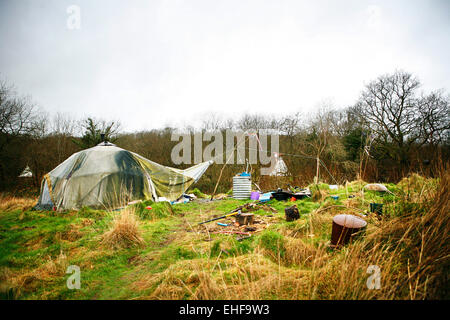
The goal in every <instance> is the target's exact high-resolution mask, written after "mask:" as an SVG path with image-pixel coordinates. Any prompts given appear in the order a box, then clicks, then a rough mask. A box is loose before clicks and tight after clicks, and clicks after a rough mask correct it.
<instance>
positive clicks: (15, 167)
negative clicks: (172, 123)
mask: <svg viewBox="0 0 450 320" xmlns="http://www.w3.org/2000/svg"><path fill="white" fill-rule="evenodd" d="M449 101H450V96H449V95H448V93H447V92H445V91H444V90H442V89H441V90H436V91H432V92H428V93H424V92H422V91H421V89H420V81H419V80H418V79H417V78H415V77H414V76H413V75H412V74H410V73H407V72H404V71H395V72H394V73H392V74H386V75H381V76H380V77H378V78H377V79H375V80H373V81H371V82H369V83H368V84H367V85H366V86H365V87H364V88H363V90H362V92H361V94H360V97H359V98H358V100H357V101H356V102H355V103H354V104H353V105H351V106H348V107H346V108H342V107H341V108H336V107H333V106H332V105H330V104H327V103H323V104H322V105H321V106H320V107H319V108H317V110H316V112H315V113H314V114H312V115H307V116H306V115H305V114H303V113H301V112H298V113H295V114H284V115H277V116H267V115H266V116H263V115H259V114H257V113H253V114H243V115H241V116H240V117H239V118H234V119H223V118H220V117H218V116H216V115H214V114H209V115H206V116H205V117H204V119H202V120H203V122H202V126H201V127H200V128H189V127H188V128H183V130H184V132H189V133H191V134H194V133H196V132H213V131H222V132H225V130H227V129H232V130H235V131H246V132H255V131H256V130H260V129H270V130H273V131H274V132H277V133H278V134H279V142H280V150H279V151H280V153H281V154H282V157H283V160H284V161H285V163H286V165H287V167H288V170H289V172H288V175H287V176H286V177H269V176H260V170H259V168H260V165H258V164H257V165H254V164H253V165H251V166H249V170H251V172H252V179H253V181H255V182H256V183H257V184H258V185H259V186H260V187H261V189H266V190H267V189H271V188H276V187H283V188H285V187H286V185H287V184H290V185H292V186H305V185H308V184H309V183H311V182H312V181H313V180H314V177H315V176H316V175H317V173H319V180H320V181H323V182H327V183H333V184H336V183H344V182H345V181H346V180H348V181H352V180H355V179H363V180H365V181H379V182H394V183H396V182H398V181H399V180H400V179H401V178H402V177H404V176H406V175H407V174H409V173H411V172H418V173H420V174H421V175H424V176H431V177H435V176H438V173H439V170H442V168H443V167H446V166H447V163H448V160H449V156H450V148H449V147H450V108H449ZM62 103H63V102H62ZM42 107H44V108H45V106H36V105H34V104H33V102H32V100H31V99H30V98H29V97H26V96H22V95H20V94H18V93H16V92H15V90H14V88H13V87H12V86H11V85H10V84H9V83H6V82H3V83H1V84H0V190H1V191H7V192H21V191H24V190H28V191H29V192H34V193H35V192H37V191H38V188H39V186H40V182H41V179H42V177H43V175H44V174H45V173H47V172H49V171H51V170H52V169H53V168H55V167H56V166H57V165H58V164H59V163H61V162H62V161H64V160H65V159H67V158H68V157H69V156H70V155H71V154H73V153H74V152H77V151H79V150H82V149H85V148H89V147H92V146H95V145H96V144H98V143H99V142H101V134H102V133H103V134H105V136H106V138H107V139H108V140H109V141H111V142H113V143H115V144H116V145H117V146H119V147H122V148H124V149H127V150H130V151H133V152H136V153H138V154H140V155H142V156H144V157H146V158H148V159H150V160H152V161H155V162H157V163H160V164H163V165H167V166H172V167H183V168H185V167H188V166H190V165H181V166H177V165H175V164H174V163H172V160H171V152H172V148H173V147H174V146H175V145H176V144H178V142H179V141H171V140H172V139H171V138H172V133H173V132H174V131H175V130H176V129H175V128H169V127H168V128H164V129H158V130H155V129H148V130H146V131H140V132H133V133H123V132H122V131H121V126H120V120H119V121H112V120H111V119H95V118H87V119H81V120H80V119H74V118H72V117H71V116H69V115H64V114H60V113H58V114H50V113H48V112H45V111H43V110H42ZM278 107H279V109H280V110H282V106H278ZM300 107H301V106H299V109H300ZM177 129H179V128H177ZM223 136H224V137H225V133H224V134H223ZM191 140H192V143H193V140H194V139H191ZM208 144H209V142H206V141H205V142H203V148H205V147H206V146H207V145H208ZM224 144H225V138H224ZM248 146H249V144H248V141H247V142H246V147H248ZM224 151H225V145H224ZM269 151H270V149H269ZM246 154H247V156H248V150H247V153H246ZM192 157H193V156H192ZM317 158H319V159H320V160H319V161H317ZM318 163H319V167H318ZM27 165H28V166H29V167H30V169H31V170H32V172H33V177H32V178H19V175H20V173H21V172H22V170H23V169H24V168H25V167H26V166H27ZM99 165H100V164H99ZM222 167H223V164H214V165H212V166H211V167H210V168H209V169H208V170H207V172H206V173H205V174H204V176H203V177H202V178H201V180H200V181H199V182H198V183H197V184H196V187H198V188H199V189H200V190H202V191H203V192H208V193H210V192H212V191H213V189H214V187H215V184H216V182H217V179H218V177H219V174H220V171H221V169H222ZM246 168H247V165H246V164H239V165H237V164H234V165H227V166H225V168H224V170H223V174H222V178H221V182H220V184H219V187H218V191H217V192H227V191H228V190H229V189H230V188H231V178H232V176H234V175H235V174H237V173H239V172H242V171H244V170H245V169H246ZM318 169H319V170H318Z"/></svg>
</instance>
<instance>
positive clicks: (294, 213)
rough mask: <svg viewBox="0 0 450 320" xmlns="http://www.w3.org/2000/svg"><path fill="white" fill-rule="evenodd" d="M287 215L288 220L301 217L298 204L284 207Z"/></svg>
mask: <svg viewBox="0 0 450 320" xmlns="http://www.w3.org/2000/svg"><path fill="white" fill-rule="evenodd" d="M284 213H285V215H286V221H294V220H297V219H299V218H300V213H299V212H298V208H297V206H296V205H295V204H294V205H293V206H292V207H289V208H286V209H284Z"/></svg>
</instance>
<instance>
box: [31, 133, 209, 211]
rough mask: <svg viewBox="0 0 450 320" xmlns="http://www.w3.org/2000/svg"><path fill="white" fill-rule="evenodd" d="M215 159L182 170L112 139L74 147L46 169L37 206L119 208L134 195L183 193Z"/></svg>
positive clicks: (153, 196) (168, 196)
mask: <svg viewBox="0 0 450 320" xmlns="http://www.w3.org/2000/svg"><path fill="white" fill-rule="evenodd" d="M211 163H212V161H208V162H203V163H200V164H198V165H196V166H193V167H191V168H188V169H185V170H180V169H175V168H170V167H166V166H163V165H160V164H158V163H155V162H152V161H150V160H148V159H146V158H144V157H142V156H140V155H138V154H136V153H134V152H131V151H128V150H124V149H121V148H119V147H117V146H115V145H114V144H112V143H107V142H106V143H105V142H102V143H100V144H99V145H97V146H95V147H93V148H90V149H86V150H82V151H80V152H77V153H74V154H73V155H72V156H70V157H69V158H68V159H66V160H65V161H64V162H62V163H61V164H60V165H58V166H57V167H56V168H55V169H53V170H52V171H50V172H49V173H48V174H46V175H45V176H44V178H43V180H42V183H41V194H40V196H39V200H38V204H37V206H36V207H37V208H41V209H44V208H45V209H48V208H55V207H56V209H80V208H81V207H83V206H88V207H94V208H108V209H111V208H117V207H120V206H122V205H124V204H126V203H127V202H129V201H132V200H148V199H152V200H154V201H159V200H160V198H161V197H164V198H165V199H167V200H169V201H173V200H176V199H178V198H179V197H180V196H181V195H182V194H183V193H184V192H185V191H186V190H187V188H189V186H190V185H192V184H193V183H194V182H196V181H197V180H198V179H200V177H201V176H202V175H203V173H204V172H205V171H206V169H207V168H208V167H209V165H210V164H211Z"/></svg>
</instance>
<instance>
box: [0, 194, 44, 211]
mask: <svg viewBox="0 0 450 320" xmlns="http://www.w3.org/2000/svg"><path fill="white" fill-rule="evenodd" d="M36 203H37V198H22V197H14V196H10V195H6V194H3V193H0V211H14V210H22V211H26V210H29V209H31V208H32V207H33V206H34V205H35V204H36Z"/></svg>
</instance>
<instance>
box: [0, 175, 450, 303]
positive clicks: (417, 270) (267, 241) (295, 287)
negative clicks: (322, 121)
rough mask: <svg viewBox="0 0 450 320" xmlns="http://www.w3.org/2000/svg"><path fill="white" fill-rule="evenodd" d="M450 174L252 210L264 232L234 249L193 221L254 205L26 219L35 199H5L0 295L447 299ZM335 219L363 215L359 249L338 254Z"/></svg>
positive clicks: (137, 208) (0, 203)
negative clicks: (375, 279)
mask: <svg viewBox="0 0 450 320" xmlns="http://www.w3.org/2000/svg"><path fill="white" fill-rule="evenodd" d="M448 176H449V175H448V173H447V174H443V176H442V177H441V178H440V179H424V178H422V177H420V176H417V175H413V176H411V177H409V178H407V179H406V178H405V179H404V180H402V181H401V182H400V183H399V184H397V185H394V184H389V185H387V187H388V189H389V190H390V191H391V193H387V194H381V193H377V192H372V191H366V192H362V191H361V187H362V186H363V185H364V182H362V181H355V182H352V183H348V184H347V185H346V186H340V187H339V189H338V190H330V189H329V188H328V185H326V184H321V185H319V186H318V188H317V187H316V186H311V189H312V192H313V194H314V196H313V197H312V199H307V200H299V201H296V202H278V201H276V200H271V201H270V202H269V204H270V206H272V207H273V208H275V209H276V211H277V212H276V213H274V212H271V211H265V210H258V211H256V212H255V214H256V216H257V219H261V220H263V221H267V222H268V224H267V228H265V229H264V230H263V231H261V232H257V233H255V234H253V235H252V236H251V237H250V238H248V239H243V240H240V241H238V240H237V239H236V235H225V234H211V233H209V232H205V227H200V226H198V225H197V223H198V222H200V221H203V220H206V219H208V218H211V217H213V216H214V215H223V214H224V213H226V212H228V211H230V210H233V209H235V208H236V207H238V206H240V205H242V204H244V203H246V202H250V201H238V200H233V199H227V200H220V201H212V202H199V201H194V202H190V203H187V204H176V205H173V206H170V205H168V204H166V203H141V204H137V205H134V206H131V207H128V208H126V209H124V210H121V211H112V212H107V211H102V210H92V209H89V208H83V209H81V210H79V211H69V212H53V211H50V212H47V211H33V210H31V208H32V206H33V205H34V204H35V201H36V199H28V198H14V197H10V196H6V195H3V196H2V197H1V198H0V297H1V298H2V299H425V298H427V299H448V298H449V293H448V287H449V282H448V270H449V242H450V241H449V231H450V230H449V214H448V213H449V202H448V201H449V200H448V199H449V191H448V190H449V188H448V187H449V177H448ZM319 190H320V191H319ZM330 195H339V199H338V200H333V199H331V198H330ZM371 202H377V203H383V204H384V214H383V218H382V219H381V220H380V219H378V218H377V216H376V215H375V214H373V213H372V214H371V213H369V212H368V211H369V210H368V209H369V203H371ZM294 203H295V204H296V205H297V206H298V208H299V211H300V219H298V220H296V221H293V222H287V221H286V220H285V216H284V208H285V207H287V206H291V205H293V204H294ZM147 205H150V206H151V207H152V209H151V210H147V209H146V208H145V207H146V206H147ZM338 213H351V214H356V215H358V214H367V217H365V220H366V221H367V222H368V226H367V230H366V232H365V234H364V235H363V236H362V237H360V238H359V239H358V240H356V241H354V242H353V243H351V244H349V245H347V246H345V247H343V248H341V249H333V248H330V247H329V241H330V238H331V223H332V218H333V216H334V215H336V214H338ZM213 225H216V222H211V223H210V224H209V225H208V226H213ZM69 265H77V266H79V267H80V270H81V288H80V289H74V290H70V289H68V288H67V285H66V281H67V279H68V277H69V276H70V274H66V270H67V267H68V266H69ZM370 265H376V266H378V267H379V269H380V276H381V287H380V289H378V290H376V289H368V287H367V284H366V282H367V279H368V278H369V276H370V274H369V273H367V268H368V267H369V266H370Z"/></svg>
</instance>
